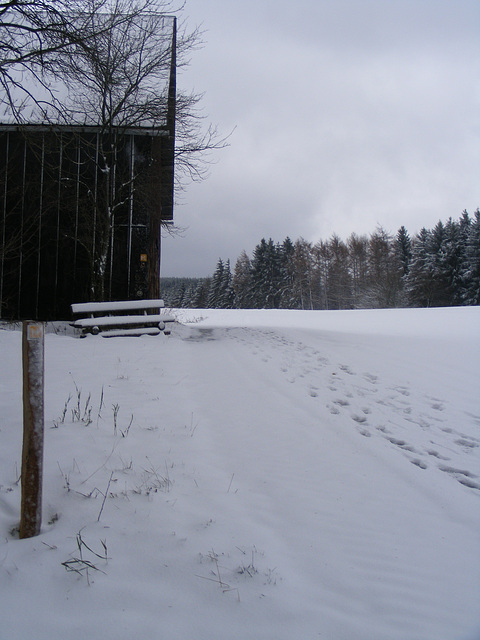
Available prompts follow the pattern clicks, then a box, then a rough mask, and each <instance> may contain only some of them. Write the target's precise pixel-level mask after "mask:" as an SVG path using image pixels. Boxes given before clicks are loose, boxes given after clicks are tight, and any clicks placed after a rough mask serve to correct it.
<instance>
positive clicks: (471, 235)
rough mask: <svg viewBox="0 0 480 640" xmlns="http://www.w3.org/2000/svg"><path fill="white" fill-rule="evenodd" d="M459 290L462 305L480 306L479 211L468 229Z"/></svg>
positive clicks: (479, 210)
mask: <svg viewBox="0 0 480 640" xmlns="http://www.w3.org/2000/svg"><path fill="white" fill-rule="evenodd" d="M461 289H462V290H461V298H462V302H463V304H467V305H477V304H480V209H477V210H476V211H475V213H474V218H473V220H472V221H471V223H470V226H469V229H468V238H467V241H466V247H465V259H464V263H463V266H462V288H461Z"/></svg>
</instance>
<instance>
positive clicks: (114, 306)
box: [71, 300, 165, 316]
mask: <svg viewBox="0 0 480 640" xmlns="http://www.w3.org/2000/svg"><path fill="white" fill-rule="evenodd" d="M164 306H165V305H164V304H163V300H125V301H124V300H122V301H118V302H79V303H76V304H72V306H71V309H72V314H73V315H74V316H77V315H84V314H88V313H115V312H117V313H119V312H121V311H142V310H146V309H162V308H163V307H164Z"/></svg>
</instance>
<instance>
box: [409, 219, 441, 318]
mask: <svg viewBox="0 0 480 640" xmlns="http://www.w3.org/2000/svg"><path fill="white" fill-rule="evenodd" d="M431 238H432V232H431V231H428V230H427V229H425V227H423V229H421V230H420V233H418V234H417V236H416V237H415V239H414V241H413V242H412V259H411V262H410V268H409V271H408V274H407V276H406V278H405V286H406V293H407V299H408V302H409V304H410V306H412V307H430V306H432V301H433V300H434V289H435V283H434V278H433V274H434V266H433V263H432V260H431V244H432V243H431Z"/></svg>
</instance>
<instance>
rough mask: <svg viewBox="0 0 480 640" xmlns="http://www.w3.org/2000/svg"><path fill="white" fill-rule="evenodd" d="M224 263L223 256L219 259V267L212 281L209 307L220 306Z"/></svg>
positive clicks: (215, 307) (208, 301)
mask: <svg viewBox="0 0 480 640" xmlns="http://www.w3.org/2000/svg"><path fill="white" fill-rule="evenodd" d="M223 270H224V264H223V260H222V259H221V258H219V259H218V262H217V268H216V269H215V273H214V274H213V276H212V279H211V282H210V290H209V292H208V299H207V307H208V308H209V309H218V308H220V301H221V293H222V283H223Z"/></svg>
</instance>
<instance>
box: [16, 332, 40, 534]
mask: <svg viewBox="0 0 480 640" xmlns="http://www.w3.org/2000/svg"><path fill="white" fill-rule="evenodd" d="M44 343H45V325H44V323H43V322H32V321H25V322H24V323H23V336H22V353H23V452H22V506H21V519H20V538H31V537H32V536H36V535H38V534H39V533H40V527H41V525H42V472H43V432H44V402H43V396H44V372H45V364H44V350H45V349H44Z"/></svg>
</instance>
